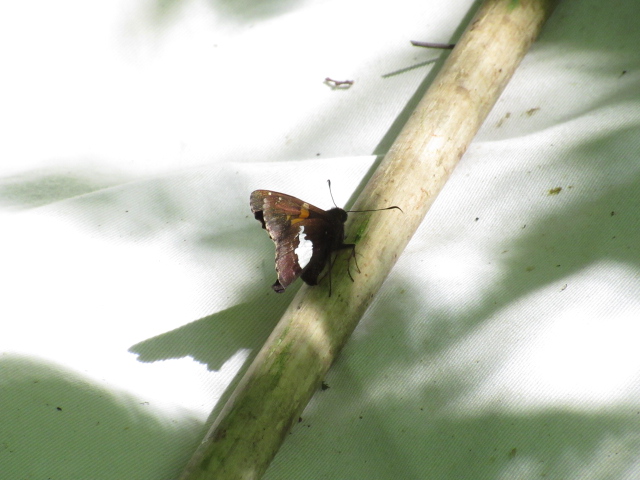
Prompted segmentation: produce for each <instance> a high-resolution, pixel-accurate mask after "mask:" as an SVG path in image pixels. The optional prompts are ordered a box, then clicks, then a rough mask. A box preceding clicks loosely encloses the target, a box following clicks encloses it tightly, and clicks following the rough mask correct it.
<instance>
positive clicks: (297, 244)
mask: <svg viewBox="0 0 640 480" xmlns="http://www.w3.org/2000/svg"><path fill="white" fill-rule="evenodd" d="M250 204H251V211H252V212H253V214H254V216H255V218H256V220H259V221H260V222H261V223H262V228H264V229H266V230H267V232H268V233H269V236H270V237H271V239H272V240H273V242H274V243H275V245H276V273H277V274H278V278H277V280H276V281H275V283H274V284H273V285H272V288H273V289H274V290H275V291H276V292H278V293H282V292H284V290H285V289H286V288H287V287H288V286H289V285H291V283H293V282H294V281H295V280H296V279H297V278H298V277H300V278H302V280H303V281H304V282H305V283H306V284H307V285H317V284H318V277H319V276H320V274H321V273H322V271H323V270H324V268H325V267H326V265H327V264H329V265H331V254H332V253H333V252H336V251H338V250H343V249H349V248H350V249H352V251H353V252H354V254H355V248H356V246H355V244H353V243H344V223H345V222H346V221H347V211H345V210H343V209H342V208H338V207H336V208H332V209H330V210H322V209H321V208H318V207H316V206H314V205H311V204H310V203H307V202H304V201H302V200H300V199H299V198H296V197H292V196H291V195H287V194H284V193H279V192H272V191H270V190H256V191H254V192H252V193H251V198H250ZM391 208H397V209H398V210H400V208H399V207H389V208H388V209H391ZM388 209H382V210H388ZM362 211H369V210H362ZM329 294H331V293H329Z"/></svg>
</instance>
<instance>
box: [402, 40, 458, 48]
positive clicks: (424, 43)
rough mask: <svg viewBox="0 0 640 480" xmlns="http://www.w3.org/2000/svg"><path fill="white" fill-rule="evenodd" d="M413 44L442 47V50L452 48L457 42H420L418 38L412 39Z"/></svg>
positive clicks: (416, 45)
mask: <svg viewBox="0 0 640 480" xmlns="http://www.w3.org/2000/svg"><path fill="white" fill-rule="evenodd" d="M411 45H413V46H414V47H426V48H440V49H442V50H451V49H452V48H453V47H455V46H456V44H455V43H433V42H418V41H416V40H411Z"/></svg>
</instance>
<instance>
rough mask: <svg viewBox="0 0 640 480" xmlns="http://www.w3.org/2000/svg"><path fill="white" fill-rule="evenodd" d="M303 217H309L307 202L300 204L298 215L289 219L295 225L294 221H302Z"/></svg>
mask: <svg viewBox="0 0 640 480" xmlns="http://www.w3.org/2000/svg"><path fill="white" fill-rule="evenodd" d="M305 218H309V204H308V203H307V202H305V203H303V204H302V206H301V207H300V215H298V216H297V217H296V218H294V219H293V220H291V225H295V224H296V223H298V222H301V221H303V220H304V219H305Z"/></svg>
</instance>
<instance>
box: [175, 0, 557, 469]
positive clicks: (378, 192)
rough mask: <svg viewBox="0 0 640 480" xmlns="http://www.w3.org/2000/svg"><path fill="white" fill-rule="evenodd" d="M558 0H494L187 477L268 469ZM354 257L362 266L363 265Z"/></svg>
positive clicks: (254, 366) (421, 106) (245, 380)
mask: <svg viewBox="0 0 640 480" xmlns="http://www.w3.org/2000/svg"><path fill="white" fill-rule="evenodd" d="M555 3H556V0H486V1H485V2H484V4H483V5H482V6H481V7H480V9H479V11H478V12H477V14H476V16H475V17H474V19H473V20H472V22H471V24H470V25H469V26H468V27H467V29H466V31H465V33H464V34H463V36H462V38H461V39H460V40H459V42H458V43H457V46H456V48H455V49H454V50H453V52H452V53H451V55H450V57H449V58H448V59H447V61H446V62H445V64H444V66H443V68H442V70H441V71H440V73H439V74H438V76H437V77H436V78H435V80H434V82H433V84H432V85H431V87H430V88H429V90H428V91H427V93H426V95H425V96H424V97H423V99H422V100H421V101H420V103H419V104H418V106H417V107H416V109H415V111H414V112H413V114H412V115H411V117H410V118H409V120H408V121H407V123H406V125H405V127H404V128H403V130H402V131H401V133H400V135H399V136H398V138H397V139H396V141H395V143H394V144H393V145H392V147H391V149H390V151H389V152H388V154H387V155H386V156H385V158H384V159H383V161H382V162H381V164H380V166H379V167H378V168H377V170H376V172H375V173H374V174H373V176H372V178H371V180H370V181H369V182H368V184H367V185H366V187H365V188H364V190H363V192H362V194H361V195H360V197H359V198H358V200H357V201H356V204H355V205H354V207H353V208H354V209H358V210H360V209H373V208H383V207H387V206H389V205H399V206H400V207H401V208H402V210H403V211H404V213H401V212H399V211H397V210H392V211H389V212H375V213H365V214H358V215H351V218H350V220H349V221H348V222H347V227H346V231H347V232H348V234H350V235H349V239H348V240H349V241H354V240H352V239H353V238H354V237H355V242H356V243H357V252H358V257H357V260H358V266H359V268H360V273H354V278H355V281H354V282H352V281H351V280H350V278H349V276H348V275H347V268H348V265H347V264H348V262H347V256H348V255H343V256H341V258H339V259H338V261H336V263H335V265H334V267H333V285H332V289H333V294H332V296H331V297H329V296H328V288H327V285H326V282H324V283H325V285H321V286H318V287H307V286H303V287H302V288H301V289H300V291H299V292H298V294H297V295H296V296H295V297H294V299H293V301H292V303H291V305H290V306H289V308H288V309H287V311H286V312H285V313H284V315H283V317H282V320H281V321H280V323H279V324H278V325H277V326H276V328H275V330H274V331H273V333H272V334H271V336H270V337H269V339H268V340H267V342H266V344H265V345H264V347H263V348H262V350H261V351H260V352H259V353H258V355H257V356H256V358H255V359H254V361H253V363H252V364H251V366H250V367H249V369H248V371H247V372H246V374H245V375H244V377H243V378H242V379H241V381H240V383H239V384H238V386H237V388H236V390H235V391H234V392H233V394H232V396H231V398H230V399H229V401H228V402H227V404H226V405H225V406H224V408H223V410H222V411H221V413H220V415H219V416H218V418H217V419H216V420H215V422H214V423H213V425H212V427H211V429H210V431H209V433H208V434H207V435H206V437H205V439H204V440H203V442H202V444H201V445H200V447H199V448H198V449H197V451H196V452H195V454H194V455H193V457H192V458H191V460H190V462H189V464H188V465H187V467H186V469H185V471H184V472H183V474H182V476H181V477H180V478H181V480H213V479H215V480H236V479H242V480H248V479H257V478H260V477H261V476H262V474H263V473H264V472H265V470H266V469H267V467H268V465H269V463H270V462H271V460H272V459H273V457H274V456H275V454H276V452H277V451H278V448H279V447H280V445H281V443H282V441H283V440H284V438H285V435H286V434H287V433H288V432H289V430H290V429H291V428H292V426H293V425H294V423H295V422H296V421H297V419H298V417H299V415H300V414H301V412H302V410H303V409H304V407H305V406H306V404H307V402H308V401H309V399H310V398H311V396H312V395H313V393H314V391H315V390H316V389H317V388H318V386H319V385H320V383H321V381H322V379H323V378H324V376H325V374H326V372H327V370H328V369H329V367H330V366H331V363H332V362H333V360H334V359H335V358H336V356H337V355H338V353H339V352H340V350H341V349H342V347H343V345H344V344H345V343H346V341H347V339H348V338H349V335H350V334H351V332H352V331H353V329H354V328H355V326H356V324H357V323H358V321H359V320H360V317H361V316H362V314H363V313H364V311H365V310H366V309H367V307H368V306H369V304H370V303H371V301H372V299H373V297H374V295H375V293H376V292H377V291H378V289H379V288H380V286H381V285H382V282H383V281H384V279H385V278H386V276H387V275H388V273H389V271H390V270H391V268H392V267H393V265H394V264H395V262H396V260H397V258H398V256H399V255H400V254H401V253H402V251H403V249H404V248H405V246H406V244H407V242H408V241H409V240H410V238H411V236H412V235H413V234H414V232H415V231H416V229H417V228H418V226H419V225H420V223H421V222H422V220H423V218H424V216H425V215H426V213H427V211H428V210H429V207H430V206H431V204H432V203H433V201H434V200H435V197H436V195H437V194H438V192H439V191H440V190H441V189H442V187H443V185H444V183H445V182H446V180H447V179H448V177H449V175H450V174H451V172H452V170H453V168H454V166H455V165H456V164H457V162H458V160H459V159H460V157H462V155H463V154H464V152H465V150H466V148H467V146H468V145H469V143H470V142H471V140H472V139H473V137H474V135H475V134H476V132H477V130H478V129H479V128H480V125H481V124H482V122H483V121H484V119H485V117H486V116H487V114H488V113H489V111H490V109H491V108H492V107H493V104H494V103H495V101H496V100H497V98H498V96H499V95H500V93H501V92H502V90H503V88H504V87H505V85H506V84H507V82H508V80H509V78H510V77H511V75H512V74H513V72H514V70H515V69H516V67H517V65H518V64H519V63H520V60H521V59H522V57H523V56H524V55H525V53H526V51H527V50H528V48H529V46H530V45H531V43H532V42H533V41H534V39H535V38H536V36H537V35H538V33H539V31H540V29H541V28H542V25H543V23H544V21H545V20H546V19H547V18H548V16H549V15H550V14H551V11H552V10H553V7H554V6H555ZM352 267H353V265H352Z"/></svg>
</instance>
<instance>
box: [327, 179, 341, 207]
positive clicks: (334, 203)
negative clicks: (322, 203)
mask: <svg viewBox="0 0 640 480" xmlns="http://www.w3.org/2000/svg"><path fill="white" fill-rule="evenodd" d="M327 184H328V185H329V195H331V201H332V202H333V205H334V206H335V207H336V208H338V205H336V201H335V200H334V199H333V192H331V180H327Z"/></svg>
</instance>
